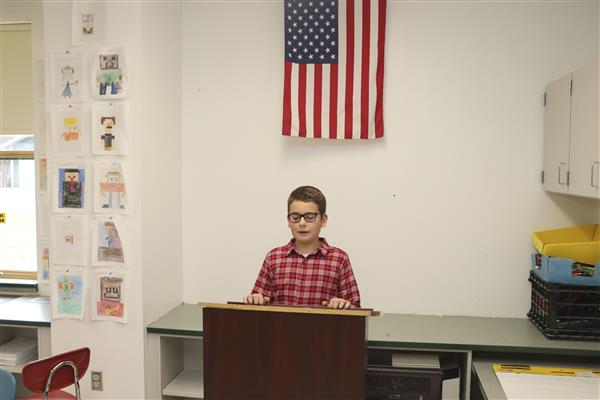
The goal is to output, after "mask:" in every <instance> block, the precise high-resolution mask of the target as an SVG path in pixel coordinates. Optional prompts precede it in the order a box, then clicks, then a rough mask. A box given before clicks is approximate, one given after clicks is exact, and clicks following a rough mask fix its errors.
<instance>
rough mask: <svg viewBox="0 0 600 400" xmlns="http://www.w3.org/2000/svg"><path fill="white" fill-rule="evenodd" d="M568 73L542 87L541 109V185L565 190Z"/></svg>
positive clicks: (557, 190)
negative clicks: (542, 116)
mask: <svg viewBox="0 0 600 400" xmlns="http://www.w3.org/2000/svg"><path fill="white" fill-rule="evenodd" d="M570 84H571V74H569V75H567V76H564V77H562V78H560V79H559V80H557V81H554V82H552V83H550V84H549V85H548V86H547V87H546V106H545V109H544V188H545V189H546V190H548V191H551V192H559V193H567V191H568V184H567V171H568V169H569V126H570V119H571V95H570V90H569V87H570Z"/></svg>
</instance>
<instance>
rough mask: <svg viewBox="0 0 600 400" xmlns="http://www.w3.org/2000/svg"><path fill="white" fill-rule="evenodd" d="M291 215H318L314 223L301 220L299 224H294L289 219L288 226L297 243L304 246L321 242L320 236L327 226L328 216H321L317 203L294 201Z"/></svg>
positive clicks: (290, 211) (291, 205)
mask: <svg viewBox="0 0 600 400" xmlns="http://www.w3.org/2000/svg"><path fill="white" fill-rule="evenodd" d="M288 213H289V214H305V213H316V214H317V219H316V220H315V221H313V222H306V220H305V219H304V218H300V221H298V222H292V221H291V220H290V218H288V226H289V227H290V230H291V231H292V236H293V237H294V239H296V243H298V244H301V245H303V246H306V245H312V244H315V243H317V242H318V241H319V234H320V233H321V228H324V227H325V225H326V224H327V214H325V215H321V213H319V207H318V206H317V204H316V203H314V202H312V201H309V202H304V201H298V200H294V201H292V204H290V209H289V211H288Z"/></svg>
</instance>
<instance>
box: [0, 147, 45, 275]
mask: <svg viewBox="0 0 600 400" xmlns="http://www.w3.org/2000/svg"><path fill="white" fill-rule="evenodd" d="M0 160H34V161H35V155H34V150H18V151H13V150H0ZM36 214H37V210H36ZM36 243H37V233H36ZM38 270H39V265H37V262H36V264H35V271H10V270H3V269H0V279H27V280H36V281H37V276H38Z"/></svg>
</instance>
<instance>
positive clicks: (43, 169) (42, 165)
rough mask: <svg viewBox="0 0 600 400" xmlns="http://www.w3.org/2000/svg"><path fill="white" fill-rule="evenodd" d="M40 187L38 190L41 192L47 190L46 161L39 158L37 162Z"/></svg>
mask: <svg viewBox="0 0 600 400" xmlns="http://www.w3.org/2000/svg"><path fill="white" fill-rule="evenodd" d="M39 172H40V185H39V189H40V191H42V192H45V191H46V190H48V159H47V158H45V157H44V158H40V161H39Z"/></svg>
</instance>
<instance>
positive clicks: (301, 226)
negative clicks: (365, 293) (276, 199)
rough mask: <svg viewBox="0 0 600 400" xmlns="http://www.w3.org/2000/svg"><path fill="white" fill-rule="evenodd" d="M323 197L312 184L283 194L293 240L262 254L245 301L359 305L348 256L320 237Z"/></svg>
mask: <svg viewBox="0 0 600 400" xmlns="http://www.w3.org/2000/svg"><path fill="white" fill-rule="evenodd" d="M325 211H326V200H325V196H324V195H323V193H321V191H320V190H319V189H317V188H315V187H312V186H301V187H299V188H297V189H295V190H294V191H293V192H292V193H291V194H290V196H289V198H288V215H287V220H288V227H289V228H290V230H291V232H292V236H293V239H292V240H290V242H289V243H288V244H286V245H285V246H281V247H276V248H274V249H272V250H271V251H269V252H268V253H267V255H266V256H265V260H264V261H263V264H262V268H261V269H260V272H259V273H258V278H257V279H256V283H255V284H254V288H253V289H252V293H251V294H249V295H248V296H246V297H244V303H246V304H269V303H274V304H283V305H301V306H327V307H330V308H346V309H347V308H351V307H360V294H359V292H358V285H357V283H356V279H355V278H354V273H353V272H352V266H351V265H350V259H349V257H348V254H346V252H345V251H344V250H342V249H339V248H337V247H333V246H330V245H329V243H327V241H326V240H325V239H324V238H321V237H320V236H319V234H320V232H321V229H322V228H324V227H325V225H326V224H327V214H326V212H325Z"/></svg>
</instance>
